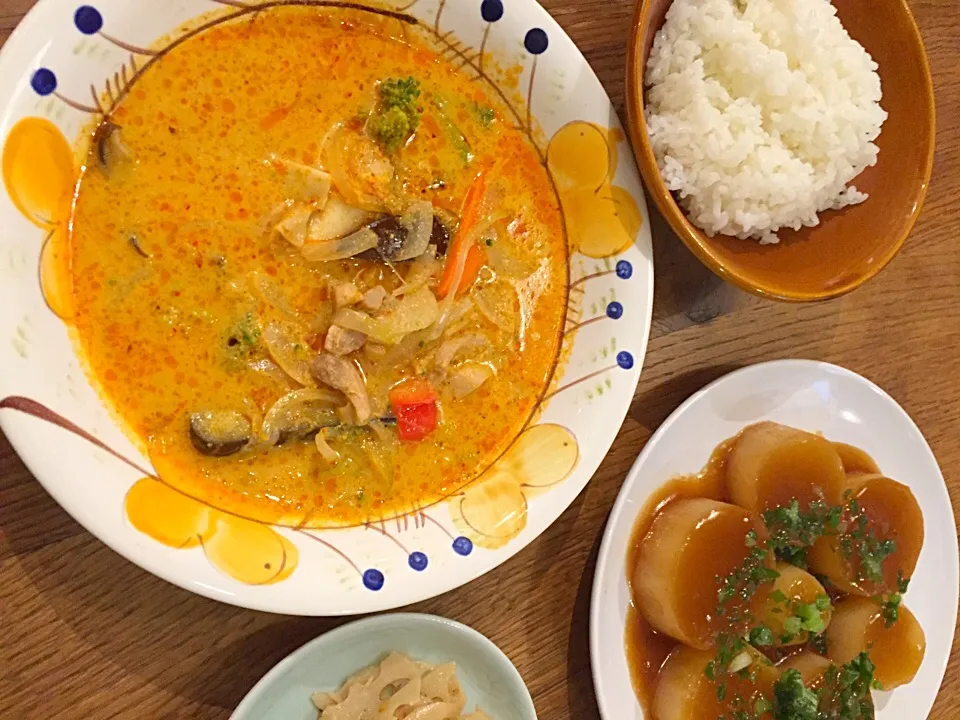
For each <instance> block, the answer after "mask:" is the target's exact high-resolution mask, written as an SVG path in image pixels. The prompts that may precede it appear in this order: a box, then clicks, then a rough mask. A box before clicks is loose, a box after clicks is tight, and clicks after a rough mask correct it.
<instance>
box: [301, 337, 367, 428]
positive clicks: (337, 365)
mask: <svg viewBox="0 0 960 720" xmlns="http://www.w3.org/2000/svg"><path fill="white" fill-rule="evenodd" d="M310 369H311V372H312V373H313V377H314V378H316V380H317V382H321V383H323V384H324V385H329V386H330V387H332V388H335V389H337V390H339V391H340V392H342V393H343V394H344V395H346V396H347V399H348V400H350V402H351V403H352V404H353V407H354V409H355V410H356V412H357V424H358V425H365V424H366V423H367V422H369V420H370V418H371V417H372V416H373V411H372V409H371V403H370V395H368V394H367V388H366V384H365V383H364V381H363V377H362V376H361V375H360V371H359V370H358V369H357V366H356V365H354V364H353V363H351V362H349V361H347V360H344V359H343V358H341V357H337V356H336V355H329V354H326V353H323V354H320V355H318V356H317V357H316V358H314V360H313V363H312V364H311V367H310Z"/></svg>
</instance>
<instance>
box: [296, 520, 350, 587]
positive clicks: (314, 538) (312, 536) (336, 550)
mask: <svg viewBox="0 0 960 720" xmlns="http://www.w3.org/2000/svg"><path fill="white" fill-rule="evenodd" d="M297 532H298V533H300V534H301V535H306V536H307V537H308V538H310V539H311V540H316V541H317V542H318V543H320V544H321V545H323V546H324V547H326V548H327V549H328V550H332V551H333V552H335V553H336V554H337V555H339V556H340V557H342V558H343V559H344V560H346V561H347V562H348V563H350V567H352V568H353V569H354V570H356V571H357V574H358V575H360V576H363V573H362V572H360V568H358V567H357V564H356V563H355V562H354V561H353V560H351V559H350V558H348V557H347V556H346V555H344V554H343V552H342V551H341V550H338V549H337V548H335V547H334V546H333V545H331V544H330V543H328V542H327V541H326V540H324V539H323V538H319V537H317V536H316V535H313V534H312V533H309V532H307V531H306V530H297Z"/></svg>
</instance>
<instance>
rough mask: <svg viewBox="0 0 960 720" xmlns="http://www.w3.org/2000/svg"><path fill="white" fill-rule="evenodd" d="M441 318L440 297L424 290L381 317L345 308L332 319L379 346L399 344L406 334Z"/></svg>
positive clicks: (400, 302)
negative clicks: (360, 333) (438, 298)
mask: <svg viewBox="0 0 960 720" xmlns="http://www.w3.org/2000/svg"><path fill="white" fill-rule="evenodd" d="M438 316H439V306H438V304H437V298H436V297H434V295H433V293H432V292H430V291H429V290H426V289H422V290H418V291H417V292H415V293H412V294H410V295H407V296H405V297H404V298H403V299H402V300H400V301H399V302H398V303H397V306H396V308H394V309H393V310H392V311H391V312H389V313H387V314H386V315H383V316H382V317H377V318H375V317H371V316H370V315H367V314H366V313H362V312H360V311H359V310H354V309H353V308H343V309H342V310H339V311H338V312H337V314H336V315H334V316H333V322H334V323H335V324H337V325H340V326H341V327H345V328H348V329H350V330H356V331H358V332H362V333H363V334H365V335H367V336H368V337H370V338H372V339H373V340H374V341H376V342H378V343H382V344H384V345H396V344H397V343H398V342H400V341H401V340H402V339H403V338H404V337H405V336H406V335H409V334H410V333H413V332H416V331H418V330H424V329H425V328H428V327H430V326H431V325H433V324H434V323H435V322H436V321H437V318H438Z"/></svg>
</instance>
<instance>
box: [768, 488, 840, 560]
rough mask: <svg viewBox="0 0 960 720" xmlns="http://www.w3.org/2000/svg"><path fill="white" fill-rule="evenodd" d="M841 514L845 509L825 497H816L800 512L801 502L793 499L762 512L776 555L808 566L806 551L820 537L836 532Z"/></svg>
mask: <svg viewBox="0 0 960 720" xmlns="http://www.w3.org/2000/svg"><path fill="white" fill-rule="evenodd" d="M842 514H843V508H841V507H839V506H831V505H828V504H827V503H825V502H823V501H822V500H814V501H813V502H811V503H810V506H809V508H808V509H807V511H806V512H801V511H800V503H799V501H797V500H792V501H790V504H789V505H786V506H784V507H778V508H774V509H773V510H768V511H767V512H765V513H763V521H764V522H765V523H766V525H767V529H768V530H769V531H770V540H771V542H772V544H773V550H774V552H775V553H776V554H777V557H778V558H780V559H781V560H783V561H785V562H788V563H790V564H791V565H796V566H797V567H802V568H805V567H806V566H807V550H808V549H809V548H810V547H811V546H812V545H813V544H814V543H815V542H816V541H817V540H818V539H819V538H820V537H822V536H824V535H835V534H836V533H837V529H838V528H839V526H840V518H841V516H842Z"/></svg>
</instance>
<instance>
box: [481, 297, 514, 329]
mask: <svg viewBox="0 0 960 720" xmlns="http://www.w3.org/2000/svg"><path fill="white" fill-rule="evenodd" d="M510 296H511V300H512V299H513V297H514V293H513V291H512V290H511V293H510ZM470 300H471V302H472V303H473V305H474V307H476V308H477V310H478V311H479V312H480V314H481V315H483V316H484V317H485V318H486V319H487V320H489V321H490V323H491V324H492V325H494V326H496V327H497V328H499V329H500V330H503V331H505V332H508V333H510V334H513V333H514V332H516V329H517V322H516V319H515V318H514V317H513V315H509V314H504V313H502V312H500V309H499V308H498V307H497V306H496V304H495V303H494V302H493V301H492V300H491V299H490V297H489V294H488V291H486V290H479V291H477V292H475V293H474V294H473V295H471V296H470Z"/></svg>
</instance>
